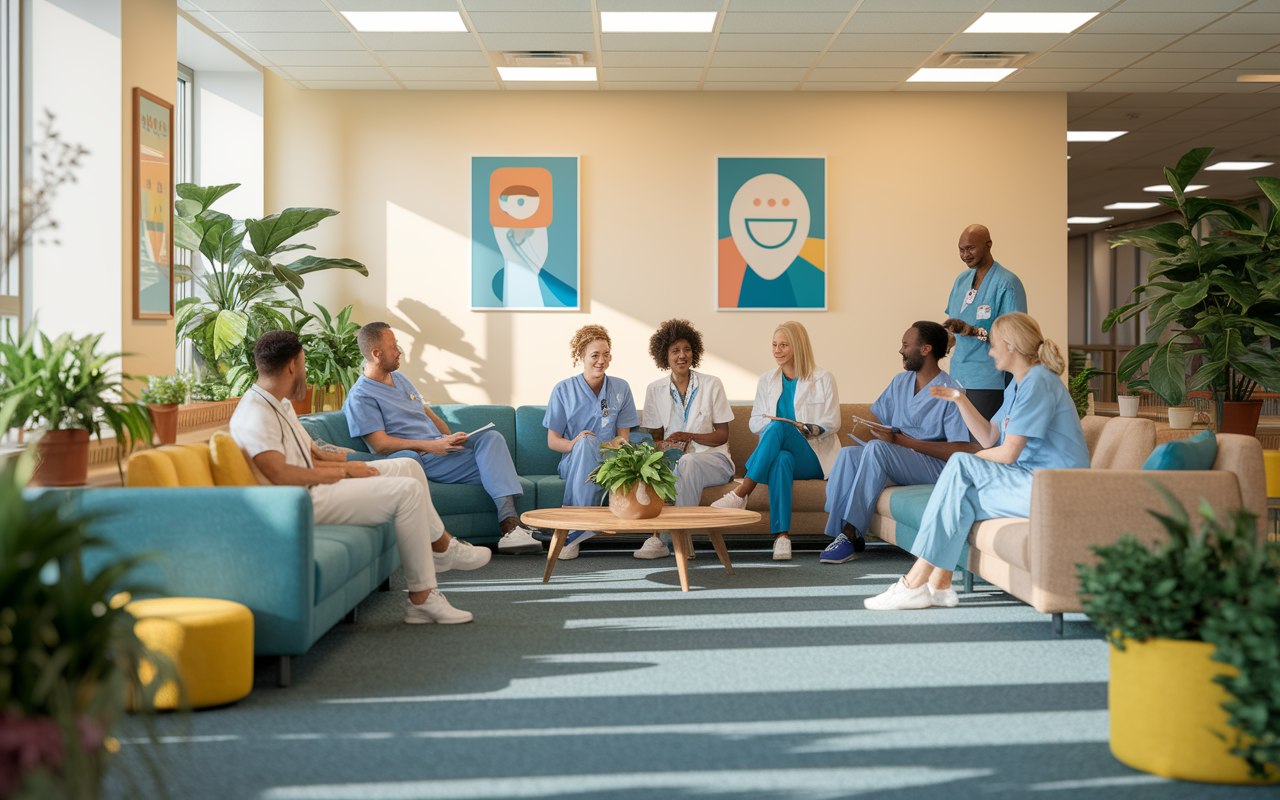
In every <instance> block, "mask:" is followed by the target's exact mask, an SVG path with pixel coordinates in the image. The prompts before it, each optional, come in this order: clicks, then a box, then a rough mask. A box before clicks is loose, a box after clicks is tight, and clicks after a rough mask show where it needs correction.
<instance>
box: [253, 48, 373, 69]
mask: <svg viewBox="0 0 1280 800" xmlns="http://www.w3.org/2000/svg"><path fill="white" fill-rule="evenodd" d="M262 55H264V56H266V57H267V58H269V59H271V61H272V62H273V63H276V64H279V65H280V66H282V67H364V66H375V67H376V66H377V65H378V61H377V59H375V58H374V57H373V56H371V55H369V53H368V52H367V51H365V50H268V51H266V52H264V53H263V54H262Z"/></svg>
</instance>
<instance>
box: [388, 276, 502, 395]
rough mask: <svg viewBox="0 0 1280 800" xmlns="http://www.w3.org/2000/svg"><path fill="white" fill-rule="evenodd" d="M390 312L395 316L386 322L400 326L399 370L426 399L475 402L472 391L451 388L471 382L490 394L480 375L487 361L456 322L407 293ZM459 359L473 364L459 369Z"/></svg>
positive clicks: (483, 372)
mask: <svg viewBox="0 0 1280 800" xmlns="http://www.w3.org/2000/svg"><path fill="white" fill-rule="evenodd" d="M391 313H392V314H393V315H394V316H395V317H396V318H397V319H395V320H387V322H388V324H390V325H392V326H394V327H396V328H400V329H402V330H404V335H403V336H401V337H400V346H401V347H403V348H404V356H405V357H404V361H403V363H401V365H400V372H402V373H403V374H404V376H405V377H407V378H408V379H409V380H411V381H413V384H414V385H415V386H417V387H418V388H419V389H421V390H422V396H423V397H424V398H425V399H426V400H427V402H428V403H458V402H475V395H476V394H477V393H475V392H466V393H465V394H467V395H469V396H467V397H455V396H454V395H453V393H452V391H451V390H453V391H456V390H457V388H458V387H459V386H474V387H477V388H478V389H479V390H480V393H483V394H485V395H489V396H490V397H491V396H492V394H493V393H492V391H490V387H489V386H488V382H487V381H486V380H485V379H484V375H485V374H486V373H487V371H488V370H487V367H488V363H487V362H486V361H485V359H484V358H482V357H481V356H480V354H479V353H477V352H476V348H475V345H473V344H471V343H470V342H468V341H467V340H466V332H465V331H463V330H462V328H461V327H459V326H458V325H457V323H455V322H454V321H453V320H451V319H449V318H448V317H446V316H445V315H444V314H442V313H440V312H439V311H437V310H435V309H434V308H432V307H430V306H428V305H427V304H426V303H424V302H422V301H421V300H414V299H412V298H408V297H406V298H403V299H401V300H400V301H399V302H397V303H396V306H395V309H394V310H392V312H391ZM432 351H440V352H439V353H433V352H432ZM446 354H447V355H446ZM463 361H466V362H470V364H471V365H473V366H469V367H467V368H465V369H460V368H459V367H461V366H463V365H462V364H460V363H459V362H463Z"/></svg>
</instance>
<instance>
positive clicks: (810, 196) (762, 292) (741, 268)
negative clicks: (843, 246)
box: [716, 157, 827, 311]
mask: <svg viewBox="0 0 1280 800" xmlns="http://www.w3.org/2000/svg"><path fill="white" fill-rule="evenodd" d="M716 226H717V232H716V240H717V248H716V294H717V303H716V308H717V309H718V310H720V311H740V310H761V311H791V310H797V309H798V310H808V311H825V310H826V309H827V271H826V270H827V159H826V158H825V157H817V158H736V157H734V158H726V157H721V158H717V159H716Z"/></svg>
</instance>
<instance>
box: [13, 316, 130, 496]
mask: <svg viewBox="0 0 1280 800" xmlns="http://www.w3.org/2000/svg"><path fill="white" fill-rule="evenodd" d="M37 335H38V336H39V339H38V340H37V338H36V337H37ZM101 339H102V334H94V335H89V336H84V337H81V338H79V339H77V338H74V337H73V336H71V334H69V333H64V334H63V335H61V336H59V337H58V338H57V339H53V340H50V339H49V337H47V336H45V335H44V334H37V331H36V326H35V325H34V324H32V325H31V326H30V327H29V328H28V329H27V331H26V332H25V333H24V334H23V335H22V337H21V338H19V339H18V340H17V341H15V340H14V339H13V337H12V336H11V335H10V334H9V332H8V331H6V335H5V337H4V341H3V342H0V401H3V400H7V399H9V398H11V397H12V398H17V400H16V401H15V406H14V417H13V419H14V421H15V422H16V424H18V425H20V426H22V427H28V426H32V427H36V428H38V429H40V430H41V431H42V433H41V435H40V437H39V439H38V441H37V445H36V452H37V455H38V456H39V460H40V463H39V467H37V469H36V471H35V475H34V476H33V477H32V485H33V486H83V485H84V483H85V481H86V480H87V478H88V472H89V436H90V432H92V433H93V434H95V435H96V436H97V437H98V439H99V441H101V439H102V429H103V428H104V427H106V428H109V429H110V430H111V431H112V432H113V433H114V434H115V436H116V441H117V443H118V444H119V445H120V446H119V447H118V448H117V451H116V467H117V469H119V470H120V479H121V481H123V480H124V468H123V466H121V464H120V457H121V456H122V455H124V454H125V453H128V452H129V450H130V449H132V445H133V443H134V442H146V443H150V442H151V417H150V415H149V414H148V413H147V410H146V408H145V407H143V406H142V405H139V404H138V403H130V402H121V400H122V399H123V398H125V397H131V396H132V395H131V394H129V393H128V392H126V391H125V389H124V387H123V386H122V385H121V383H120V378H121V376H120V374H119V373H117V372H114V371H111V369H110V364H111V362H112V361H114V360H115V359H118V358H120V357H121V356H122V355H124V354H122V353H99V352H98V349H97V348H98V342H99V341H100V340H101ZM37 341H39V343H40V347H39V348H37V347H36V342H37ZM126 434H128V436H127V437H126Z"/></svg>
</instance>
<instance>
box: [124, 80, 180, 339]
mask: <svg viewBox="0 0 1280 800" xmlns="http://www.w3.org/2000/svg"><path fill="white" fill-rule="evenodd" d="M173 197H174V195H173V105H172V104H171V103H167V102H165V101H164V100H162V99H160V98H159V97H156V96H155V95H154V94H152V93H151V92H148V91H146V90H145V89H139V88H136V87H135V88H134V90H133V318H134V319H173Z"/></svg>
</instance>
